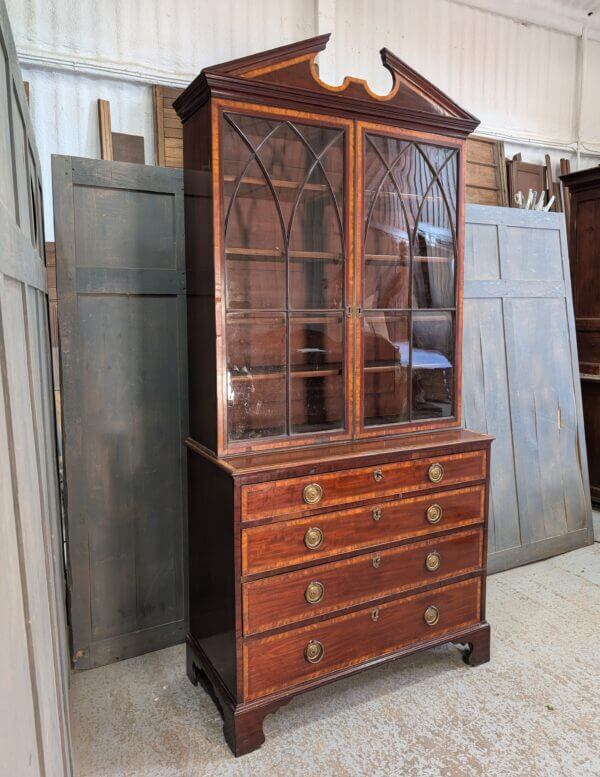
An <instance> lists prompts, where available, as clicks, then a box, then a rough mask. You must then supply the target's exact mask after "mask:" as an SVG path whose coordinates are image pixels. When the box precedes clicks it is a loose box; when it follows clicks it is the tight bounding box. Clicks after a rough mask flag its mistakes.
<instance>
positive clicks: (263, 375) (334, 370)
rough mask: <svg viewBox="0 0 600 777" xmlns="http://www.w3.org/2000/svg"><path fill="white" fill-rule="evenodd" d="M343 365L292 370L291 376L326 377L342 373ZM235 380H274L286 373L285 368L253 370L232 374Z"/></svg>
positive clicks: (283, 376) (232, 378)
mask: <svg viewBox="0 0 600 777" xmlns="http://www.w3.org/2000/svg"><path fill="white" fill-rule="evenodd" d="M341 374H342V368H341V367H331V368H328V369H322V370H292V371H291V372H290V376H291V377H292V378H326V377H328V376H331V375H341ZM230 377H231V380H233V381H248V380H274V379H277V378H285V377H286V373H285V371H283V370H278V371H276V372H252V373H249V374H248V375H231V376H230Z"/></svg>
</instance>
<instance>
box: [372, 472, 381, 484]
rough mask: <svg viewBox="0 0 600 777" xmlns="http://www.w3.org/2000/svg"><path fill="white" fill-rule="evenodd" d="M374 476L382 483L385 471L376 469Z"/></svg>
mask: <svg viewBox="0 0 600 777" xmlns="http://www.w3.org/2000/svg"><path fill="white" fill-rule="evenodd" d="M373 478H374V479H375V481H376V482H377V483H381V481H382V480H383V472H382V471H381V470H380V469H376V470H374V471H373Z"/></svg>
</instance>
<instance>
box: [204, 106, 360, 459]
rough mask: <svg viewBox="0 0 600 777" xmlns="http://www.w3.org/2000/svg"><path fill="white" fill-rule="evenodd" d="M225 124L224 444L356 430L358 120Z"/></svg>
mask: <svg viewBox="0 0 600 777" xmlns="http://www.w3.org/2000/svg"><path fill="white" fill-rule="evenodd" d="M219 123H220V154H219V169H220V187H221V193H222V196H221V209H222V214H221V226H222V240H223V249H222V254H223V256H222V265H223V267H224V300H223V301H224V310H223V318H224V321H223V323H224V331H225V357H224V358H225V365H224V366H225V369H224V379H225V386H224V393H225V395H226V407H225V415H226V420H225V424H224V425H225V438H226V440H227V447H228V449H229V450H232V449H233V450H235V449H236V448H239V447H245V448H248V447H253V448H256V447H261V443H263V444H266V445H268V447H270V448H272V447H277V446H278V445H286V444H296V445H298V444H301V443H302V442H303V441H309V440H310V439H312V438H313V437H316V438H317V439H320V438H326V439H332V438H340V437H344V436H348V433H349V431H348V430H349V425H350V418H351V405H350V402H351V397H350V392H349V390H348V386H349V385H350V380H351V370H352V365H351V364H350V363H349V359H348V354H349V353H351V351H352V348H351V343H350V340H351V334H352V333H351V332H349V324H348V316H347V299H348V297H349V294H350V283H351V282H350V280H349V277H350V275H349V272H350V265H351V257H350V244H351V240H350V239H349V232H351V230H350V229H349V224H350V223H351V221H350V219H351V213H350V209H349V204H348V203H349V202H350V200H351V197H350V188H351V185H352V184H351V168H352V159H351V157H350V149H351V142H350V140H351V138H350V133H351V132H352V127H351V124H350V122H344V121H337V120H329V119H325V117H323V118H322V120H318V119H315V118H314V117H313V118H307V116H306V115H301V114H297V113H295V114H292V112H282V111H277V112H274V111H267V110H262V111H261V110H260V109H259V108H257V109H255V110H254V111H252V112H248V111H245V110H241V109H238V108H237V107H236V106H235V105H231V106H223V107H222V109H221V111H220V112H219Z"/></svg>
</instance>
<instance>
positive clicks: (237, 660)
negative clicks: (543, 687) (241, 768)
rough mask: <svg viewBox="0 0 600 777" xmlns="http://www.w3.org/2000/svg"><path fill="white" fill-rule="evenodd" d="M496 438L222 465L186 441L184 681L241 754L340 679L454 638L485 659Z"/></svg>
mask: <svg viewBox="0 0 600 777" xmlns="http://www.w3.org/2000/svg"><path fill="white" fill-rule="evenodd" d="M490 443H491V439H490V438H488V437H485V436H483V435H477V434H473V433H471V432H467V431H464V430H458V431H448V432H438V433H435V434H428V435H419V436H413V437H406V438H403V439H396V440H389V441H385V442H384V441H372V442H363V443H356V444H352V445H349V446H339V445H338V446H328V447H325V448H323V449H322V450H320V451H318V452H317V451H315V450H312V451H297V452H295V453H294V454H292V453H288V454H285V455H282V454H281V453H278V454H267V453H264V454H253V455H249V456H246V457H230V458H224V459H217V458H215V457H213V456H212V455H211V454H209V453H208V452H207V451H206V450H205V449H203V448H202V447H201V446H199V445H198V444H197V443H194V442H192V441H188V448H189V451H188V452H189V473H190V504H189V515H190V519H189V566H190V568H189V576H190V629H189V634H188V638H187V654H188V657H187V666H188V675H189V677H190V679H191V680H192V682H194V683H197V682H198V681H200V682H202V684H203V685H204V686H205V687H206V689H207V690H208V691H209V693H210V694H211V696H212V697H213V698H214V699H215V701H216V703H217V704H218V706H219V708H220V710H221V712H222V714H223V718H224V724H225V725H224V728H225V736H226V738H227V741H228V743H229V744H230V746H231V748H232V750H233V751H234V752H235V753H236V754H237V755H241V754H243V753H245V752H249V751H250V750H253V749H255V748H256V747H258V746H259V745H260V744H261V743H262V742H263V741H264V737H263V733H262V722H263V719H264V717H265V716H266V715H267V714H268V713H270V712H273V711H274V710H275V709H277V708H278V707H279V706H280V705H281V704H283V703H285V702H287V701H289V700H290V699H291V698H292V697H293V696H294V695H296V694H298V693H301V692H303V691H305V690H309V689H311V688H314V687H316V686H318V685H321V684H324V683H327V682H331V681H332V680H335V679H337V678H339V677H343V676H347V675H349V674H353V673H355V672H359V671H361V670H363V669H366V668H368V667H370V666H374V665H377V664H379V663H381V662H383V661H389V660H392V659H394V658H397V657H399V656H403V655H406V654H408V653H412V652H414V651H417V650H423V649H425V648H429V647H432V646H434V645H439V644H442V643H445V642H454V643H459V644H463V645H466V646H467V647H466V648H465V653H464V655H465V659H466V660H467V661H468V662H469V663H471V664H473V665H474V664H479V663H482V662H484V661H487V660H488V658H489V626H488V625H487V623H486V621H485V564H486V561H485V560H486V539H487V504H488V472H489V451H490Z"/></svg>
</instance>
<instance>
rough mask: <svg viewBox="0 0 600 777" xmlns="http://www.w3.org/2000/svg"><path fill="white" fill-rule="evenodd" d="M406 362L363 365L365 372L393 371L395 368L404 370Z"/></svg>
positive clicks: (406, 365)
mask: <svg viewBox="0 0 600 777" xmlns="http://www.w3.org/2000/svg"><path fill="white" fill-rule="evenodd" d="M407 368H408V364H400V363H399V362H393V363H392V364H370V365H369V366H367V367H365V368H364V369H365V372H395V371H396V370H405V369H407Z"/></svg>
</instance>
